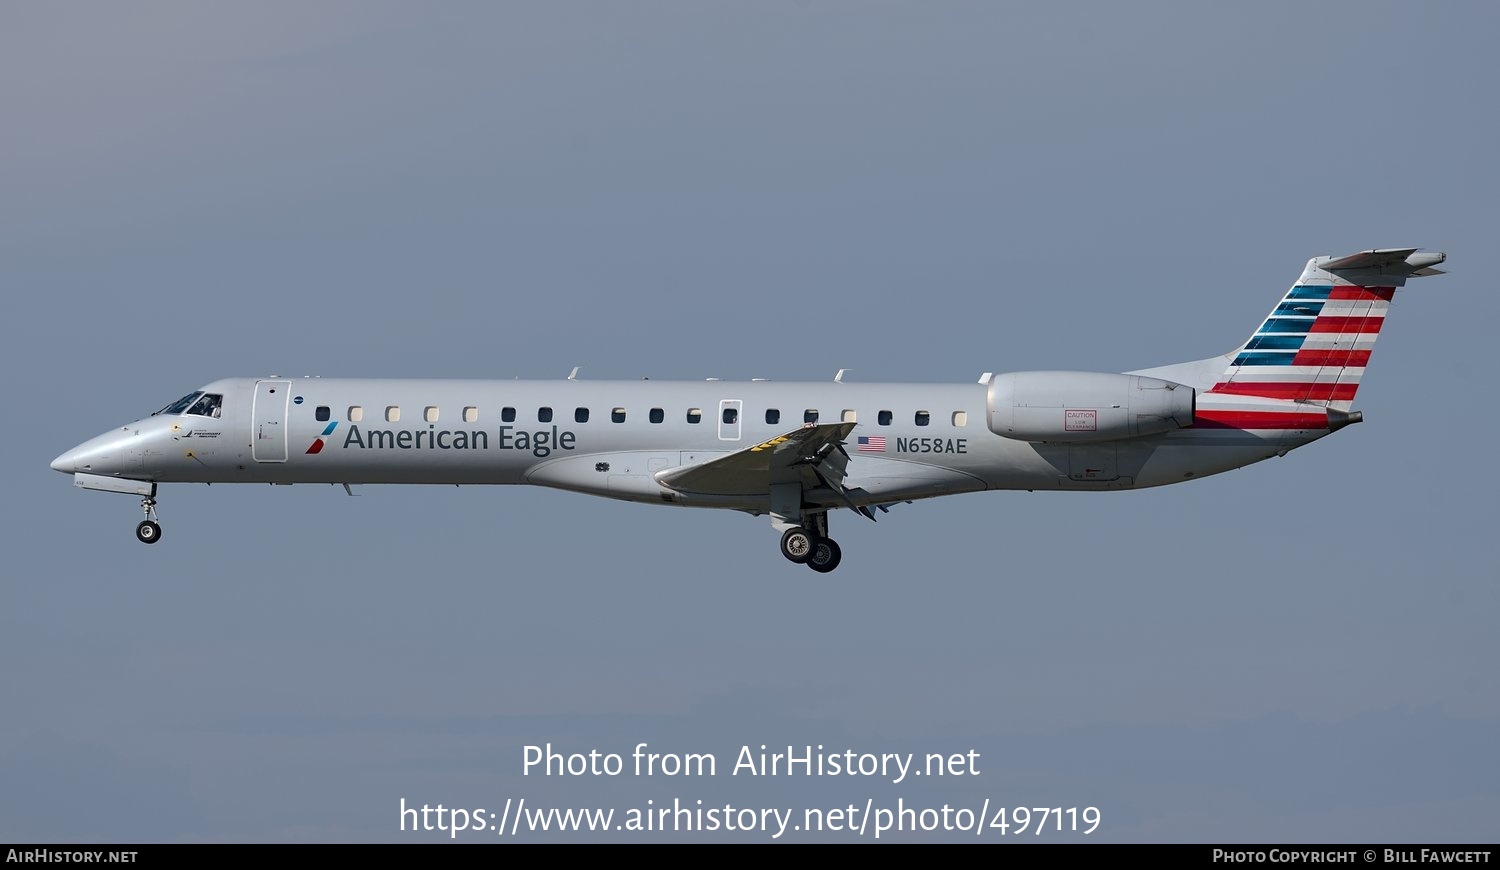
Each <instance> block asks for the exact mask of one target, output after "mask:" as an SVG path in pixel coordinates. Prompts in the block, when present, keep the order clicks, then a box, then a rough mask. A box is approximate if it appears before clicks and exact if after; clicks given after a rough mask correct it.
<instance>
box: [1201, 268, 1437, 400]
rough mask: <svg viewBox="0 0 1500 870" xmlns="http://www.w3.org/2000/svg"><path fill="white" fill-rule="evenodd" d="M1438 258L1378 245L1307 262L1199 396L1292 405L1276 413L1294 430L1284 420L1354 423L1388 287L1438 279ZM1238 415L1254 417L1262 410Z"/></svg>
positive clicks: (1388, 299) (1392, 291) (1390, 294)
mask: <svg viewBox="0 0 1500 870" xmlns="http://www.w3.org/2000/svg"><path fill="white" fill-rule="evenodd" d="M1444 259H1446V255H1445V254H1441V253H1437V252H1419V251H1418V249H1417V248H1382V249H1378V250H1370V251H1361V252H1360V253H1357V254H1350V255H1348V256H1346V257H1314V258H1312V259H1311V260H1308V261H1307V268H1305V269H1304V270H1303V271H1302V277H1301V278H1298V279H1297V283H1295V284H1293V285H1292V288H1291V289H1290V290H1288V291H1287V293H1286V296H1285V297H1283V298H1282V300H1281V302H1280V303H1279V304H1278V305H1277V306H1276V307H1275V308H1274V309H1272V310H1271V313H1270V315H1269V316H1267V317H1266V320H1265V322H1264V323H1262V324H1261V325H1260V328H1259V329H1257V330H1255V333H1254V334H1253V335H1251V336H1250V338H1249V340H1248V341H1246V342H1245V343H1244V345H1242V346H1241V347H1239V348H1238V349H1237V350H1235V351H1233V352H1232V353H1230V354H1228V356H1229V358H1230V362H1229V366H1228V368H1226V369H1225V370H1224V372H1223V373H1222V374H1221V375H1220V376H1219V379H1218V382H1217V383H1215V384H1214V385H1213V387H1212V388H1210V389H1209V390H1208V393H1207V394H1206V395H1204V396H1203V398H1204V399H1206V400H1207V403H1208V404H1210V405H1213V404H1221V403H1225V402H1224V400H1228V399H1229V397H1231V396H1234V397H1245V398H1247V399H1248V398H1250V397H1258V398H1265V399H1278V400H1282V401H1286V402H1293V403H1296V404H1295V405H1293V406H1291V407H1292V408H1295V409H1297V410H1288V411H1283V412H1281V414H1279V415H1278V416H1285V417H1286V418H1287V419H1286V422H1287V423H1289V424H1291V425H1293V426H1296V427H1297V428H1301V427H1300V426H1298V425H1297V422H1296V421H1295V420H1292V419H1291V418H1292V417H1299V416H1300V417H1306V418H1307V421H1308V422H1309V423H1311V422H1312V421H1314V420H1315V419H1316V418H1324V419H1326V420H1327V421H1328V426H1329V428H1339V426H1340V425H1341V424H1345V423H1352V422H1357V421H1358V419H1359V415H1358V414H1357V413H1351V412H1350V409H1351V408H1352V406H1353V403H1354V395H1355V393H1356V392H1357V391H1358V390H1359V382H1360V379H1361V378H1362V377H1363V376H1364V373H1365V367H1366V366H1368V365H1369V363H1370V353H1371V352H1372V351H1373V350H1374V348H1375V340H1376V339H1378V338H1379V337H1380V331H1381V329H1382V327H1384V326H1385V317H1386V313H1387V311H1388V310H1389V309H1390V305H1391V300H1392V299H1393V298H1394V297H1395V294H1396V289H1397V288H1398V287H1401V286H1403V285H1405V284H1406V279H1408V278H1414V277H1420V276H1424V275H1441V274H1443V273H1442V270H1440V269H1435V268H1433V267H1434V266H1436V265H1437V264H1439V263H1441V262H1443V260H1444ZM1213 397H1219V398H1220V399H1221V402H1220V403H1215V402H1214V401H1213ZM1231 401H1232V400H1231ZM1226 404H1227V403H1226ZM1226 410H1227V409H1226ZM1246 411H1249V412H1250V415H1251V416H1254V417H1260V416H1262V415H1263V414H1265V413H1267V412H1268V411H1269V409H1267V410H1261V411H1259V412H1257V411H1251V410H1250V409H1249V408H1246ZM1272 413H1274V412H1272ZM1209 416H1210V418H1212V417H1213V416H1214V415H1213V414H1212V413H1211V412H1210V414H1209ZM1230 416H1239V415H1234V414H1232V413H1231V414H1230ZM1224 422H1229V421H1228V420H1225V421H1224ZM1241 422H1242V423H1243V422H1244V421H1241ZM1231 425H1233V424H1231ZM1236 428H1249V427H1244V426H1243V425H1241V426H1237V427H1236ZM1256 428H1259V427H1256ZM1272 428H1281V427H1280V426H1274V427H1272Z"/></svg>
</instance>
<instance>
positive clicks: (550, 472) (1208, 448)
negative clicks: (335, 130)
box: [52, 377, 1328, 512]
mask: <svg viewBox="0 0 1500 870" xmlns="http://www.w3.org/2000/svg"><path fill="white" fill-rule="evenodd" d="M195 395H196V396H206V397H211V398H212V397H221V399H219V400H218V409H217V411H216V412H214V413H217V416H210V415H208V414H204V413H190V411H191V410H192V409H189V408H169V409H164V410H163V411H162V412H158V413H157V414H154V415H152V416H149V417H145V418H143V419H140V420H137V421H135V422H133V423H130V424H128V425H126V426H123V427H120V428H119V429H116V430H114V431H112V432H107V433H105V434H103V435H101V436H99V437H97V438H94V439H92V440H90V441H88V442H85V443H84V444H81V445H79V446H78V447H76V448H74V449H73V450H71V451H68V452H67V453H65V454H63V455H62V456H60V457H58V459H57V460H56V461H54V462H53V464H52V467H53V468H55V469H57V470H58V471H63V472H66V473H73V474H78V475H80V481H81V480H82V478H83V477H86V476H102V477H112V478H119V479H122V480H137V481H149V482H151V483H169V482H187V483H193V482H198V483H275V484H290V483H332V484H377V483H387V484H491V485H498V484H532V485H540V486H549V487H555V488H560V489H567V490H573V491H577V492H583V493H589V494H593V495H601V496H607V497H612V498H621V499H627V500H632V501H641V502H651V503H666V504H678V505H684V506H702V507H723V508H735V509H740V510H748V511H752V512H761V511H763V510H765V508H766V505H767V496H766V494H765V492H764V491H761V492H744V493H734V492H718V493H693V492H682V491H677V490H674V489H671V488H669V487H666V486H664V485H663V484H661V483H658V482H657V480H656V477H655V475H656V474H657V473H658V472H662V471H666V470H668V469H674V468H681V467H683V466H691V465H695V464H699V463H704V462H708V461H711V460H713V459H716V458H719V457H722V456H725V455H727V454H730V453H733V452H735V451H740V450H744V449H747V448H750V447H752V446H754V445H756V444H757V443H760V442H764V441H767V440H768V439H774V438H776V437H778V436H781V435H785V434H786V433H788V432H790V431H793V430H796V429H797V428H798V427H801V426H803V425H804V423H805V422H821V423H835V422H841V421H842V422H852V423H854V424H855V425H854V427H853V430H852V432H851V434H850V436H849V438H848V441H847V443H846V445H845V447H846V449H847V451H848V453H849V456H850V459H849V463H848V472H847V476H846V477H845V479H844V485H845V487H847V490H848V491H847V493H846V495H847V497H848V498H849V499H851V500H852V502H853V503H854V504H858V505H861V506H863V505H881V504H888V503H895V502H900V501H908V500H914V499H921V498H930V497H934V496H939V495H948V494H953V493H960V492H976V491H981V490H989V489H1024V490H1057V489H1084V490H1100V489H1106V490H1107V489H1130V488H1137V487H1146V486H1159V485H1162V484H1167V483H1175V482H1179V481H1182V480H1185V479H1189V478H1194V477H1201V476H1205V475H1208V474H1214V473H1217V472H1221V471H1226V470H1229V469H1232V468H1238V467H1240V466H1243V465H1246V464H1249V463H1251V462H1256V461H1259V460H1262V459H1266V458H1269V457H1271V456H1274V455H1277V454H1278V453H1284V452H1285V451H1286V450H1288V449H1290V448H1292V447H1295V446H1298V445H1300V444H1304V443H1307V442H1308V441H1311V440H1313V439H1315V438H1317V437H1321V436H1322V435H1324V434H1327V431H1328V430H1327V429H1326V428H1324V429H1312V430H1306V431H1284V432H1278V433H1275V434H1274V435H1268V434H1267V433H1257V432H1248V431H1243V430H1223V429H1198V428H1183V429H1179V430H1176V431H1171V432H1165V433H1161V434H1156V435H1150V436H1145V437H1136V438H1128V439H1121V440H1115V441H1105V442H1098V443H1088V444H1076V443H1074V444H1066V443H1037V442H1030V441H1023V440H1017V439H1015V438H1009V437H1004V436H1002V435H999V434H996V433H995V432H993V431H991V428H990V426H989V425H988V421H989V419H990V418H989V412H990V408H989V393H988V388H987V387H986V386H985V384H984V383H977V384H909V383H902V384H864V383H838V382H833V381H828V382H777V381H720V380H707V381H654V380H646V379H643V380H639V381H588V380H576V379H567V380H551V381H523V380H437V379H432V380H418V379H344V378H297V379H291V378H277V377H268V378H227V379H223V380H219V381H215V382H213V383H211V384H208V385H206V386H204V387H202V388H200V389H199V390H198V391H196V392H195V394H192V395H190V396H189V397H184V400H183V401H184V402H188V401H190V400H191V399H192V398H193V396H195ZM179 404H182V403H179ZM197 407H198V409H199V410H200V411H202V409H203V407H202V405H201V403H200V405H198V406H197ZM545 409H550V415H549V413H548V412H547V410H545ZM695 412H696V413H695ZM862 439H863V440H862ZM79 485H80V486H83V485H85V484H84V483H82V482H80V484H79ZM806 497H807V499H808V501H809V502H810V503H811V504H823V505H826V506H829V507H838V506H846V505H847V504H848V503H849V502H848V501H845V500H844V497H841V496H839V495H837V494H835V493H832V492H819V491H816V490H814V491H811V492H808V493H807V494H806Z"/></svg>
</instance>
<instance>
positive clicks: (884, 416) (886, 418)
mask: <svg viewBox="0 0 1500 870" xmlns="http://www.w3.org/2000/svg"><path fill="white" fill-rule="evenodd" d="M875 416H876V422H878V423H880V425H882V426H889V425H891V419H892V418H893V417H894V416H895V415H894V414H892V413H891V412H890V411H881V412H880V413H879V414H877V415H875Z"/></svg>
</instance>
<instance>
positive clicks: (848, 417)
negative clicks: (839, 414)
mask: <svg viewBox="0 0 1500 870" xmlns="http://www.w3.org/2000/svg"><path fill="white" fill-rule="evenodd" d="M857 417H858V415H856V414H855V413H854V411H853V410H852V409H850V408H845V409H844V422H845V423H853V422H855V420H856V419H857Z"/></svg>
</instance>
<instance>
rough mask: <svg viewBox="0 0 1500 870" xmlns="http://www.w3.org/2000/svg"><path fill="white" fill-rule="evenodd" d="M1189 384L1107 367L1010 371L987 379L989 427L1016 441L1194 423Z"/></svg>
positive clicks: (1105, 435) (1103, 437)
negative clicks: (1108, 370)
mask: <svg viewBox="0 0 1500 870" xmlns="http://www.w3.org/2000/svg"><path fill="white" fill-rule="evenodd" d="M1196 395H1197V394H1196V392H1195V391H1194V390H1193V388H1192V387H1188V386H1184V385H1182V384H1176V383H1173V382H1171V381H1163V380H1160V379H1158V378H1148V377H1143V376H1141V375H1120V374H1110V373H1106V372H1011V373H1009V374H1003V375H997V376H996V377H994V378H993V379H992V380H991V381H990V392H989V426H990V431H991V432H994V433H995V434H996V435H1003V436H1005V437H1006V438H1015V439H1017V440H1019V441H1055V442H1063V443H1071V442H1087V441H1113V440H1116V439H1120V438H1137V437H1140V436H1142V435H1155V434H1157V433H1159V432H1169V431H1171V430H1173V429H1182V428H1185V427H1188V426H1191V425H1193V410H1194V405H1195V404H1196Z"/></svg>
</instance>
